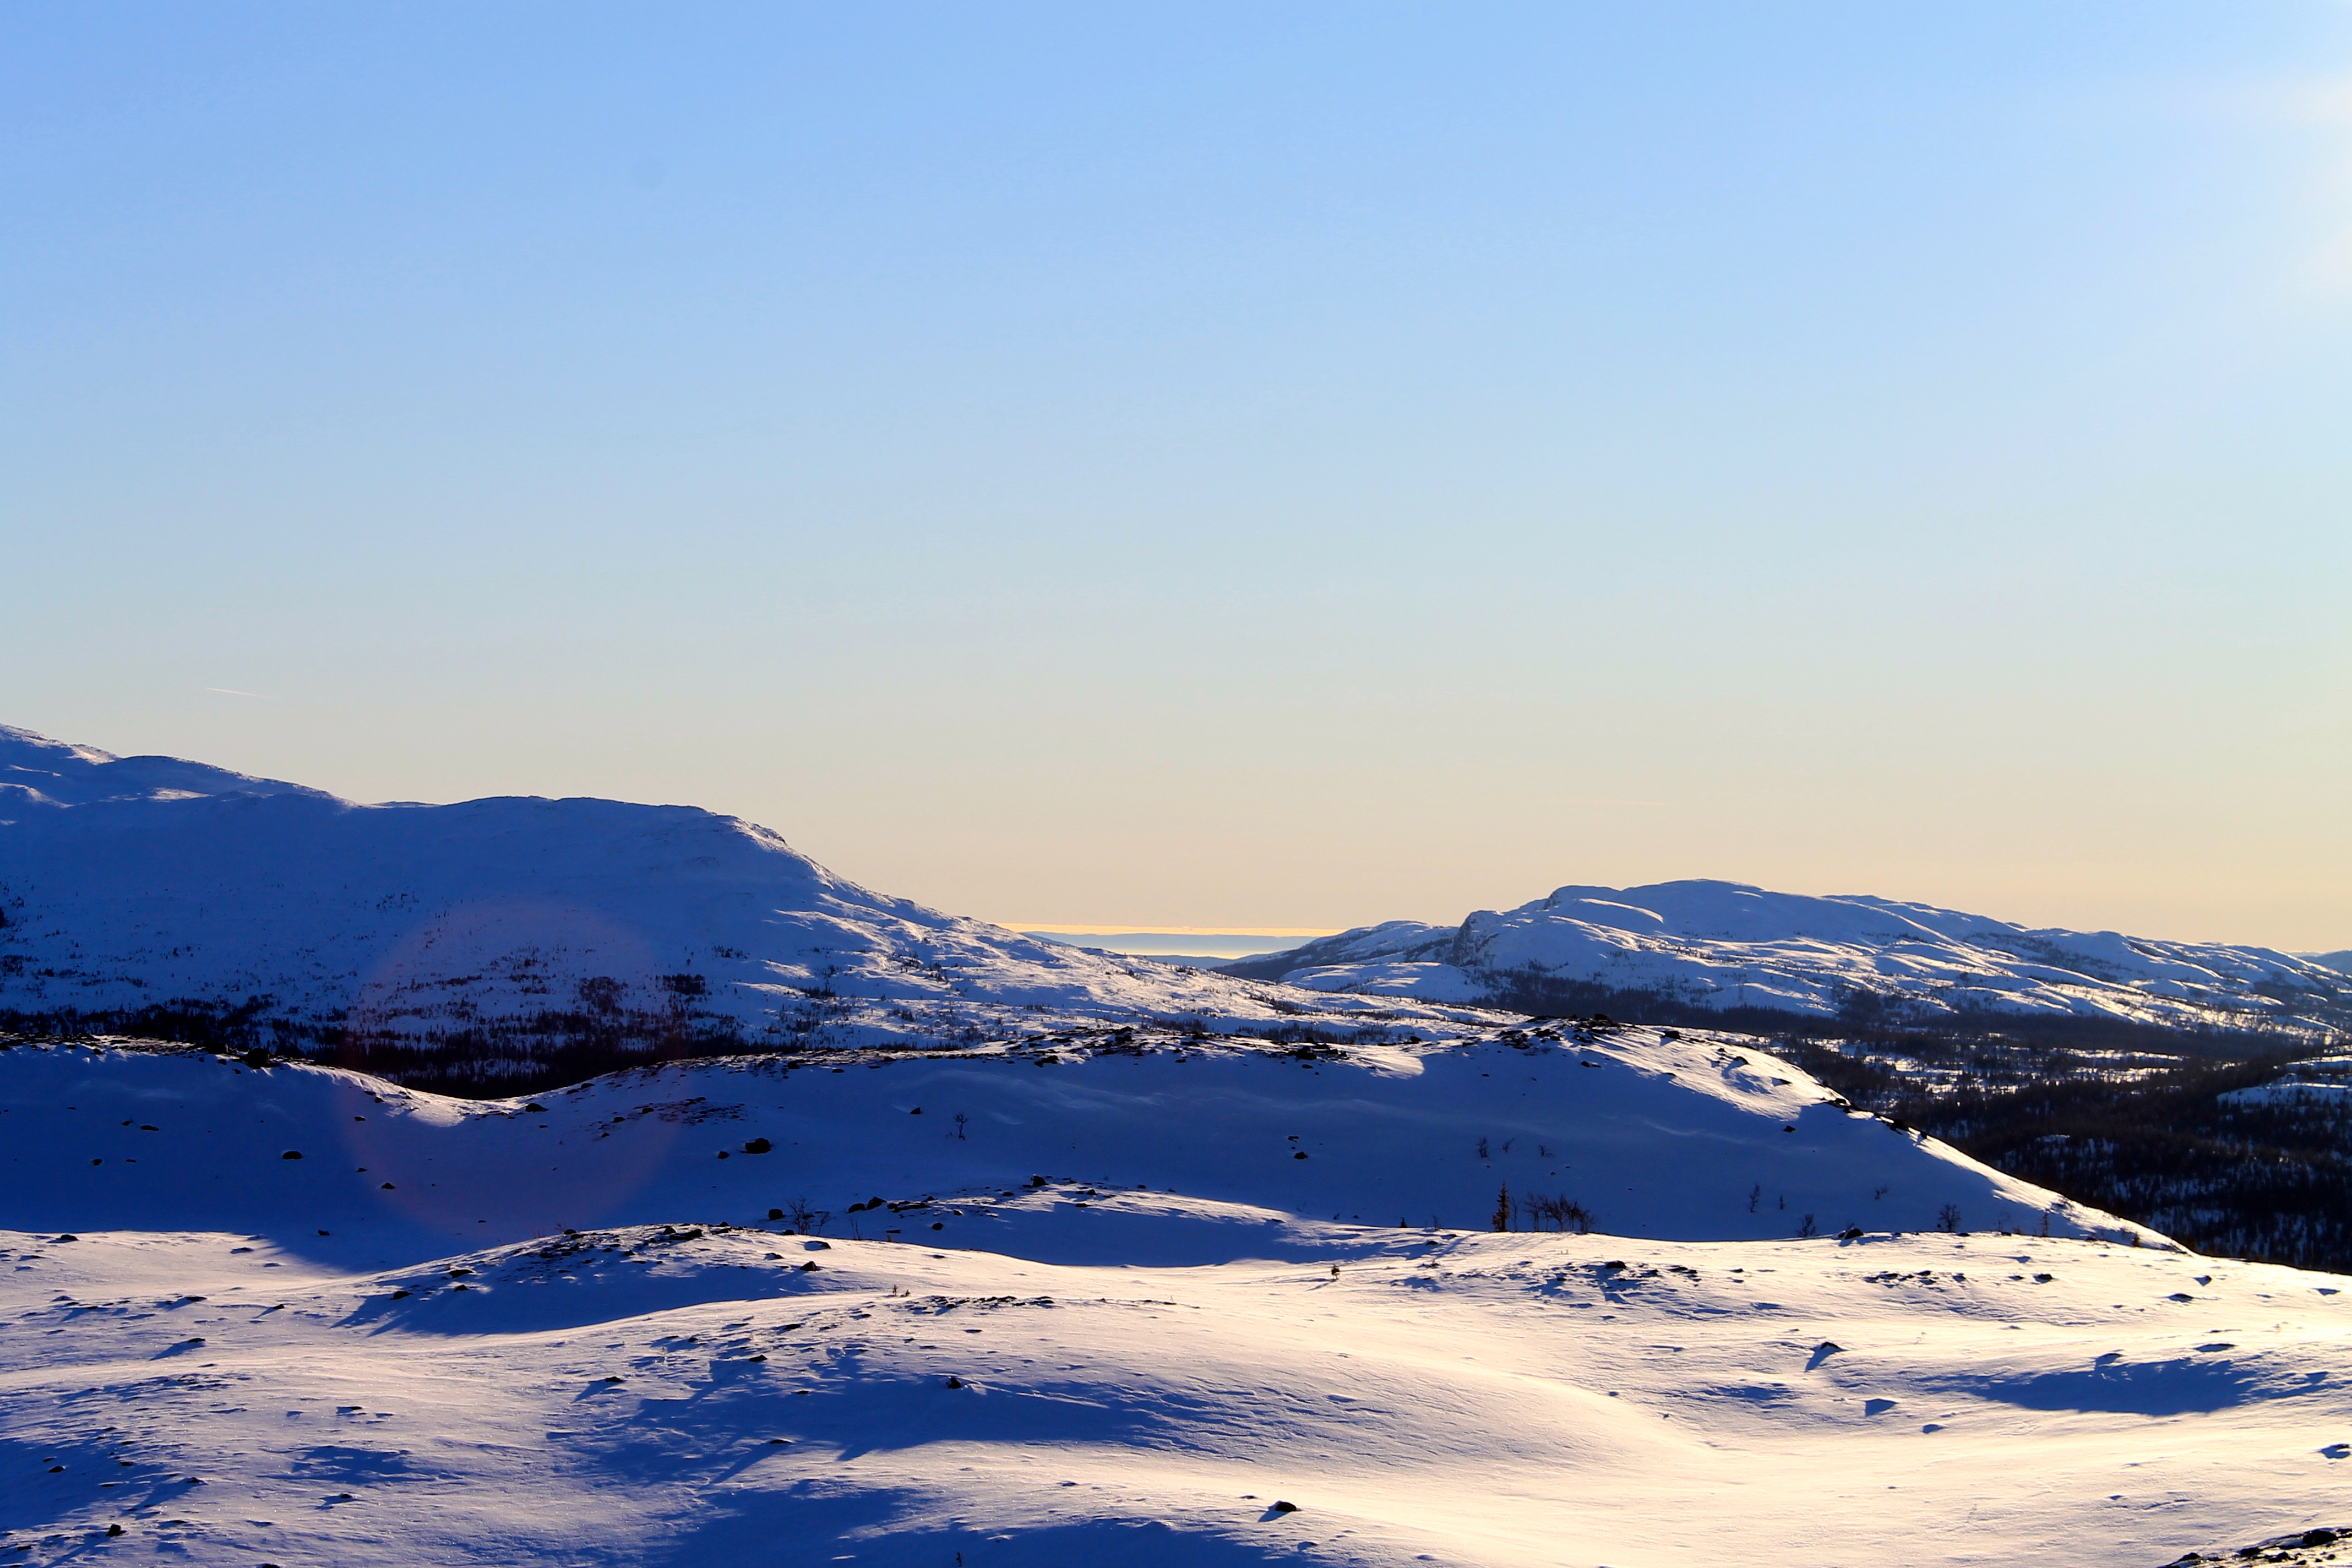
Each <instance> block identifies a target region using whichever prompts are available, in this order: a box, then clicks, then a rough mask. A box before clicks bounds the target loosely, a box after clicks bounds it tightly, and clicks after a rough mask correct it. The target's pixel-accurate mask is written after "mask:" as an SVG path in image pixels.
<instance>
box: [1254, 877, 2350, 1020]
mask: <svg viewBox="0 0 2352 1568" xmlns="http://www.w3.org/2000/svg"><path fill="white" fill-rule="evenodd" d="M1227 972H1228V973H1236V974H1249V975H1255V976H1259V977H1263V978H1267V979H1281V980H1285V981H1287V982H1289V983H1290V984H1296V985H1303V986H1307V987H1311V988H1314V989H1316V990H1320V991H1326V992H1330V993H1334V994H1337V993H1342V992H1346V993H1353V994H1360V995H1373V996H1381V997H1384V998H1392V999H1397V1000H1405V999H1415V1000H1423V1001H1446V1002H1454V1003H1462V1004H1483V1005H1503V1004H1504V1003H1506V1002H1511V1003H1516V1004H1518V1005H1532V1004H1533V1003H1534V1002H1536V1001H1538V1000H1539V999H1544V998H1550V999H1554V1000H1555V1002H1556V1004H1557V1005H1554V1006H1551V1007H1547V1008H1544V1009H1543V1010H1546V1011H1567V1010H1570V1005H1573V1004H1574V1003H1575V1002H1577V1001H1578V1000H1579V999H1580V998H1581V999H1583V1000H1584V1004H1585V1005H1588V1006H1589V1005H1597V1004H1598V1003H1599V1001H1600V994H1603V993H1637V994H1652V995H1657V996H1664V997H1668V998H1671V999H1673V1000H1675V1001H1676V1002H1679V1003H1682V1004H1685V1005H1694V1006H1698V1007H1703V1008H1708V1009H1716V1010H1722V1009H1731V1008H1740V1007H1752V1008H1762V1009H1769V1010H1772V1011H1777V1012H1785V1013H1796V1014H1803V1015H1811V1016H1824V1017H1826V1016H1853V1017H1857V1018H1861V1019H1865V1020H1874V1019H1889V1020H1906V1019H1907V1020H1920V1021H1935V1020H1950V1019H1954V1018H1960V1017H1967V1016H1982V1015H1988V1014H1990V1015H1995V1016H2010V1017H2012V1018H2014V1017H2020V1016H2026V1017H2043V1018H2057V1017H2076V1018H2115V1019H2123V1020H2128V1021H2131V1022H2135V1023H2145V1024H2155V1025H2160V1026H2174V1027H2183V1026H2189V1027H2221V1028H2248V1027H2255V1026H2290V1027H2293V1026H2311V1025H2315V1024H2323V1023H2327V1022H2340V1021H2342V1020H2343V1019H2344V1018H2345V1016H2346V1014H2347V1010H2352V975H2347V974H2346V973H2343V972H2342V971H2340V970H2338V969H2336V968H2333V967H2330V966H2329V965H2327V964H2326V963H2320V962H2317V961H2315V960H2313V959H2310V958H2303V957H2297V956H2295V955H2294V954H2291V953H2285V952H2276V951H2274V950H2273V949H2270V948H2262V947H2243V946H2233V945H2230V944H2226V943H2219V942H2160V941H2156V940H2152V939H2149V938H2144V937H2128V936H2125V935H2123V934H2121V933H2119V932H2116V931H2063V930H2031V929H2028V928H2027V927H2024V926H2021V925H2017V924H2014V923H2012V922H2011V921H2002V920H1995V919H1993V918H1991V917H1990V916H1986V915H1972V914H1965V913H1962V912H1960V911H1958V910H1942V909H1937V908H1934V907H1933V906H1930V905H1927V904H1914V903H1902V902H1898V901H1896V900H1890V899H1880V898H1869V897H1864V896H1859V895H1854V896H1841V897H1833V898H1811V897H1804V896H1801V895H1797V894H1791V893H1774V892H1768V891H1765V890H1764V889H1760V888H1752V887H1748V886H1746V885H1744V884H1741V883H1737V882H1717V881H1684V882H1662V883H1658V884H1656V885H1654V886H1651V887H1643V888H1624V889H1618V888H1596V887H1565V888H1560V889H1557V890H1555V891H1554V892H1552V893H1551V894H1549V896H1547V897H1545V898H1541V899H1538V900H1534V901H1533V902H1531V903H1527V904H1523V905H1521V906H1520V907H1519V908H1517V909H1516V910H1507V911H1500V912H1498V911H1496V910H1479V911H1478V912H1476V913H1475V914H1473V915H1471V916H1470V917H1469V918H1467V919H1466V920H1465V921H1463V922H1462V923H1461V924H1460V925H1459V926H1458V927H1457V926H1433V925H1427V924H1423V923H1421V922H1418V921H1390V922H1388V923H1386V924H1383V925H1377V926H1365V927H1360V928H1358V929H1357V930H1354V931H1343V932H1341V933H1339V935H1337V936H1332V937H1326V938H1323V939H1322V940H1320V941H1318V942H1308V943H1307V944H1306V945H1304V946H1302V947H1297V948H1294V949H1291V950H1290V951H1288V952H1281V953H1271V954H1267V955H1265V957H1263V958H1257V959H1252V960H1249V961H1246V962H1244V963H1240V964H1234V965H1228V966H1227Z"/></svg>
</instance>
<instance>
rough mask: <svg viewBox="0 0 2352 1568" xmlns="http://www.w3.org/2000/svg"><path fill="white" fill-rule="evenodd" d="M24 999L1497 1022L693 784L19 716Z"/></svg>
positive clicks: (1376, 1029)
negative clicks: (299, 761) (449, 772)
mask: <svg viewBox="0 0 2352 1568" xmlns="http://www.w3.org/2000/svg"><path fill="white" fill-rule="evenodd" d="M0 920H5V925H0V1016H9V1015H14V1016H16V1017H17V1018H19V1019H20V1020H25V1021H47V1020H55V1021H59V1022H64V1023H68V1024H71V1023H74V1022H81V1023H84V1024H89V1023H95V1024H97V1025H99V1026H107V1025H109V1024H112V1025H114V1026H118V1027H120V1026H127V1025H130V1024H133V1023H135V1022H136V1021H137V1020H138V1019H139V1018H140V1016H142V1012H143V1011H144V1010H146V1009H150V1008H153V1009H160V1010H162V1011H163V1012H164V1013H166V1014H169V1013H195V1014H199V1015H203V1016H209V1017H214V1018H219V1017H223V1016H227V1017H231V1018H234V1019H235V1020H236V1021H237V1022H238V1023H239V1024H241V1025H243V1026H247V1027H250V1028H252V1029H253V1030H255V1031H257V1034H258V1036H259V1037H260V1038H262V1039H265V1040H268V1039H273V1038H276V1039H285V1040H289V1041H292V1042H294V1043H298V1044H309V1043H314V1042H318V1041H320V1040H327V1039H335V1038H349V1039H352V1040H356V1041H359V1042H362V1043H364V1044H365V1045H367V1046H369V1047H372V1048H373V1050H375V1051H376V1052H378V1053H382V1052H384V1051H386V1050H390V1051H393V1052H395V1053H396V1052H398V1051H399V1050H402V1049H404V1048H418V1049H423V1050H425V1051H450V1052H455V1053H457V1054H459V1055H463V1056H465V1057H467V1058H470V1059H474V1060H477V1061H479V1062H482V1063H483V1064H485V1065H486V1067H487V1068H488V1069H489V1070H492V1071H496V1070H498V1069H499V1068H501V1067H510V1066H514V1065H517V1063H518V1062H519V1063H529V1062H530V1061H533V1060H538V1059H541V1058H545V1057H547V1056H549V1055H551V1054H552V1053H558V1052H561V1051H562V1050H564V1049H567V1048H577V1047H581V1046H583V1044H593V1043H594V1042H596V1041H599V1040H612V1039H636V1040H645V1039H668V1040H672V1041H677V1042H683V1043H702V1044H714V1043H716V1044H725V1045H740V1044H751V1045H755V1046H757V1045H767V1046H778V1047H782V1046H790V1047H807V1046H843V1045H869V1046H870V1045H881V1044H941V1045H948V1044H959V1043H969V1042H972V1041H977V1040H981V1039H989V1038H1003V1037H1010V1036H1019V1035H1023V1034H1035V1033H1041V1032H1049V1031H1055V1030H1067V1029H1070V1028H1078V1027H1087V1028H1095V1029H1103V1028H1118V1027H1126V1028H1133V1027H1146V1028H1149V1027H1152V1026H1160V1027H1186V1026H1192V1024H1194V1023H1195V1022H1197V1023H1198V1024H1199V1025H1200V1026H1202V1027H1204V1028H1206V1029H1208V1030H1210V1031H1212V1032H1242V1033H1250V1034H1265V1033H1266V1032H1268V1031H1270V1030H1275V1029H1278V1028H1282V1027H1286V1026H1287V1027H1290V1028H1294V1029H1299V1028H1304V1029H1311V1030H1316V1031H1320V1032H1323V1033H1327V1034H1333V1035H1338V1036H1343V1037H1352V1036H1354V1035H1355V1034H1357V1033H1358V1032H1359V1031H1369V1033H1370V1035H1372V1036H1375V1037H1397V1038H1402V1037H1407V1036H1412V1035H1419V1036H1422V1037H1439V1036H1442V1035H1445V1034H1449V1033H1452V1032H1454V1030H1455V1029H1456V1028H1457V1027H1459V1026H1462V1025H1464V1024H1468V1023H1475V1022H1477V1021H1479V1020H1478V1019H1477V1018H1476V1017H1475V1015H1474V1014H1471V1013H1469V1012H1465V1010H1463V1009H1460V1008H1454V1007H1445V1006H1437V1005H1429V1004H1424V1003H1417V1002H1404V1003H1388V1002H1381V1001H1378V1000H1374V999H1370V998H1365V997H1357V996H1324V995H1318V994H1312V993H1302V992H1297V991H1292V990H1288V989H1286V988H1285V987H1282V986H1279V985H1274V984H1265V983H1259V982H1245V981H1237V980H1234V979H1233V978H1231V977H1228V976H1225V975H1221V974H1215V973H1206V972H1202V971H1199V970H1193V969H1190V968H1185V967H1181V966H1176V965H1170V964H1162V963H1152V962H1150V961H1148V960H1140V959H1125V958H1118V957H1113V956H1109V955H1105V954H1101V953H1096V952H1086V951H1082V950H1078V949H1075V948H1070V947H1066V946H1058V945H1055V944H1053V943H1048V942H1038V941H1036V940H1034V939H1033V938H1029V937H1024V936H1021V935H1019V934H1017V933H1015V932H1013V931H1006V930H1004V929H1003V928H1002V927H998V926H992V925H989V924H987V923H985V922H983V921H972V920H961V919H957V918H955V917H952V916H949V915H943V914H940V912H938V911H937V910H929V909H926V908H924V907H923V906H921V905H919V904H916V903H913V902H911V901H909V900H904V899H894V898H889V897H887V896H884V895H882V894H877V893H873V892H869V891H868V890H866V889H864V888H861V887H859V886H857V885H856V883H854V882H850V881H847V880H845V879H842V878H839V877H836V876H835V875H834V874H833V873H831V872H829V871H827V870H825V869H824V868H823V867H821V866H819V865H817V864H816V863H815V862H814V861H812V860H810V859H808V858H806V857H805V856H803V855H800V854H797V853H795V852H794V851H793V849H792V848H791V847H790V846H788V845H787V844H785V843H784V841H783V840H782V838H780V837H777V836H776V835H775V834H773V833H771V832H769V831H768V830H767V829H766V828H763V827H760V826H755V825H753V824H751V823H747V822H742V821H740V820H738V819H736V818H734V817H729V816H716V815H714V814H712V813H709V812H706V811H700V810H697V809H695V808H693V807H689V806H667V805H666V806H650V805H624V804H621V803H619V802H614V801H604V800H542V799H535V798H529V799H526V798H510V799H494V800H478V801H468V802H466V803H464V804H462V805H443V806H432V805H353V804H352V803H351V802H349V801H344V800H339V799H337V798H335V797H334V796H332V795H325V794H322V793H320V792H319V791H316V790H309V789H304V788H301V787H299V786H298V785H293V784H279V783H275V782H271V781H268V780H259V779H251V778H247V777H246V776H245V775H243V774H239V773H228V772H226V771H224V770H221V769H216V768H208V767H205V766H203V765H201V764H197V763H184V762H178V761H175V760H172V759H168V758H152V757H133V758H125V759H117V758H113V757H110V756H109V755H108V754H107V753H105V752H95V751H92V750H89V748H86V747H72V746H66V745H62V744H59V743H58V742H51V741H47V740H44V739H42V738H41V737H39V736H37V735H32V734H29V733H27V732H26V731H21V730H0ZM149 1016H150V1017H151V1018H152V1017H153V1016H154V1015H149ZM150 1026H151V1027H152V1026H154V1025H153V1024H151V1025H150ZM502 1058H515V1060H514V1061H505V1060H502Z"/></svg>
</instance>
